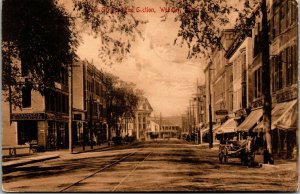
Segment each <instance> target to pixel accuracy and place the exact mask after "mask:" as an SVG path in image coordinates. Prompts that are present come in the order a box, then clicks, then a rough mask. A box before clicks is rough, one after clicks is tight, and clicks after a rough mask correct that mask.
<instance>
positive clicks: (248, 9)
mask: <svg viewBox="0 0 300 194" xmlns="http://www.w3.org/2000/svg"><path fill="white" fill-rule="evenodd" d="M165 1H166V5H167V6H170V7H172V6H173V7H177V8H180V9H181V12H178V15H177V16H176V17H175V21H178V22H180V29H179V31H178V34H177V36H178V38H180V39H181V42H180V44H179V45H181V46H182V45H183V44H184V43H186V44H187V46H188V48H189V52H188V58H193V57H195V58H196V57H198V56H205V57H208V56H209V54H210V53H211V52H212V51H213V50H214V49H215V48H217V47H219V48H222V44H221V39H220V31H221V30H222V28H224V26H226V25H228V24H229V22H230V18H232V15H230V14H232V13H233V12H235V13H238V17H236V24H235V29H236V33H241V34H243V33H245V32H247V31H248V30H249V29H252V27H253V25H254V24H255V22H256V16H257V15H258V14H261V15H262V39H263V41H262V43H261V52H262V62H263V75H264V76H263V77H264V81H263V88H262V90H263V91H264V93H263V100H264V103H263V122H264V131H265V137H266V145H267V147H266V150H265V154H266V155H267V156H269V157H268V158H267V160H268V161H266V162H269V163H273V158H272V139H271V135H270V131H271V107H272V106H271V95H270V81H269V80H270V71H269V70H270V64H269V58H270V54H269V34H268V31H269V30H268V19H267V2H266V0H260V1H259V0H252V1H251V0H243V1H242V0H240V1H239V2H240V4H241V3H242V5H243V6H241V7H240V8H238V7H237V5H230V4H229V3H230V1H226V0H211V1H204V0H186V1H180V0H165ZM166 17H167V15H165V18H164V19H166ZM177 41H178V40H177V39H175V42H174V43H175V44H177Z"/></svg>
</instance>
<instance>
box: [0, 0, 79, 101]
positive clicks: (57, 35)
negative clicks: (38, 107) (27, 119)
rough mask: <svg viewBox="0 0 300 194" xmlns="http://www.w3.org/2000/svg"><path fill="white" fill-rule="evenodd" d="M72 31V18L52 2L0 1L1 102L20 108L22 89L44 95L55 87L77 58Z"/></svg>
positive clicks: (33, 0)
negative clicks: (0, 18) (4, 93)
mask: <svg viewBox="0 0 300 194" xmlns="http://www.w3.org/2000/svg"><path fill="white" fill-rule="evenodd" d="M73 27H74V22H73V20H72V18H70V17H69V15H68V14H67V13H66V11H65V10H64V9H63V8H62V7H59V6H58V5H57V3H56V2H55V0H47V1H39V0H22V1H19V0H6V1H3V9H2V53H3V61H2V62H3V63H2V64H3V70H4V71H2V90H4V91H9V92H6V97H5V99H4V100H7V101H9V102H10V103H12V104H13V105H15V106H20V94H21V91H22V88H24V87H30V88H31V89H33V90H36V91H39V92H40V93H41V94H44V92H45V89H46V88H47V87H53V86H54V82H55V81H57V79H58V78H59V73H60V71H61V69H62V68H64V66H67V65H68V64H71V63H72V62H73V60H74V59H75V58H76V54H75V51H76V47H77V46H78V42H77V33H76V31H74V28H73ZM21 76H26V77H27V79H25V80H22V79H20V77H21ZM11 87H12V89H11Z"/></svg>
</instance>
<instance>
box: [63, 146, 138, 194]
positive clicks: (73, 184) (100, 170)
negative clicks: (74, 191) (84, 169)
mask: <svg viewBox="0 0 300 194" xmlns="http://www.w3.org/2000/svg"><path fill="white" fill-rule="evenodd" d="M139 151H140V150H138V151H135V152H132V153H130V154H128V155H126V156H123V157H122V158H120V159H119V160H117V161H115V162H113V163H111V164H108V165H106V166H104V167H103V168H101V169H99V170H97V171H96V172H93V173H92V174H90V175H88V176H85V177H84V178H82V179H80V180H78V181H76V182H75V183H72V184H70V185H69V186H67V187H65V188H63V189H62V190H60V192H64V191H66V190H68V189H69V188H71V187H73V186H75V185H77V184H79V183H81V182H82V181H84V180H86V179H88V178H90V177H92V176H94V175H96V174H98V173H100V172H102V171H104V170H106V169H108V168H110V167H113V166H115V165H116V164H118V163H120V162H121V161H123V160H125V159H126V158H128V157H130V156H132V155H134V154H136V153H137V152H139Z"/></svg>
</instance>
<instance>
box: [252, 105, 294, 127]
mask: <svg viewBox="0 0 300 194" xmlns="http://www.w3.org/2000/svg"><path fill="white" fill-rule="evenodd" d="M297 118H298V109H297V100H292V101H289V102H283V103H278V104H276V105H275V107H274V108H273V110H272V125H271V129H272V130H274V129H276V128H279V129H296V128H297ZM263 128H264V124H263V122H260V123H259V124H258V125H257V127H255V128H254V130H253V131H254V132H262V131H263Z"/></svg>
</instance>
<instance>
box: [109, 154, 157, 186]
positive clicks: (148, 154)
mask: <svg viewBox="0 0 300 194" xmlns="http://www.w3.org/2000/svg"><path fill="white" fill-rule="evenodd" d="M151 154H152V152H150V153H149V154H148V155H147V156H146V157H145V158H144V159H143V160H142V161H140V162H139V163H138V164H137V165H136V166H135V167H134V169H133V170H132V171H131V172H130V173H129V174H128V175H127V176H125V177H124V178H123V179H122V180H121V181H120V182H119V183H118V185H116V186H115V187H114V188H113V190H112V191H111V192H115V191H116V189H117V188H118V187H119V186H120V185H121V184H122V183H123V182H124V181H125V180H126V179H127V178H128V177H129V176H130V175H131V174H132V173H133V172H134V171H135V170H136V169H137V168H138V167H139V165H140V164H141V163H143V162H144V161H145V160H146V159H147V158H148V157H149V156H150V155H151Z"/></svg>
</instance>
